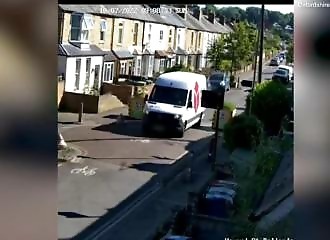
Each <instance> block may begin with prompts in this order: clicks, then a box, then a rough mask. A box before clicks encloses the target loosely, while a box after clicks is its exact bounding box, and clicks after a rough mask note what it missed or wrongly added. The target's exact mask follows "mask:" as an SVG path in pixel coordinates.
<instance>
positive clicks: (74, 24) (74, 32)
mask: <svg viewBox="0 0 330 240" xmlns="http://www.w3.org/2000/svg"><path fill="white" fill-rule="evenodd" d="M81 19H82V15H80V14H72V15H71V40H72V41H79V40H80V31H81Z"/></svg>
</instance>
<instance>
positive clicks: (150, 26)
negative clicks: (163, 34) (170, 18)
mask: <svg viewBox="0 0 330 240" xmlns="http://www.w3.org/2000/svg"><path fill="white" fill-rule="evenodd" d="M151 28H152V25H151V24H149V32H151Z"/></svg>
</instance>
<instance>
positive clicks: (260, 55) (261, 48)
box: [258, 4, 265, 83]
mask: <svg viewBox="0 0 330 240" xmlns="http://www.w3.org/2000/svg"><path fill="white" fill-rule="evenodd" d="M264 16H265V4H262V7H261V24H260V46H259V48H260V50H259V69H258V70H259V71H258V83H261V76H262V55H263V52H264V51H263V48H264Z"/></svg>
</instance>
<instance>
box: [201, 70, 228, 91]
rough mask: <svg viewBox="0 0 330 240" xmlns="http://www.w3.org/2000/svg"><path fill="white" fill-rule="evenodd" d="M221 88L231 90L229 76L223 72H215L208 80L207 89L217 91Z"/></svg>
mask: <svg viewBox="0 0 330 240" xmlns="http://www.w3.org/2000/svg"><path fill="white" fill-rule="evenodd" d="M220 87H222V88H224V89H225V90H226V91H229V90H230V80H229V76H228V75H227V74H225V73H223V72H214V73H212V74H211V75H210V77H209V78H208V79H207V88H208V90H217V89H219V88H220Z"/></svg>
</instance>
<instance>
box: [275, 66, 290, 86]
mask: <svg viewBox="0 0 330 240" xmlns="http://www.w3.org/2000/svg"><path fill="white" fill-rule="evenodd" d="M272 80H274V81H280V82H282V83H283V84H288V83H289V81H290V76H289V73H288V71H287V70H282V69H277V70H276V71H275V72H274V73H273V77H272Z"/></svg>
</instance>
